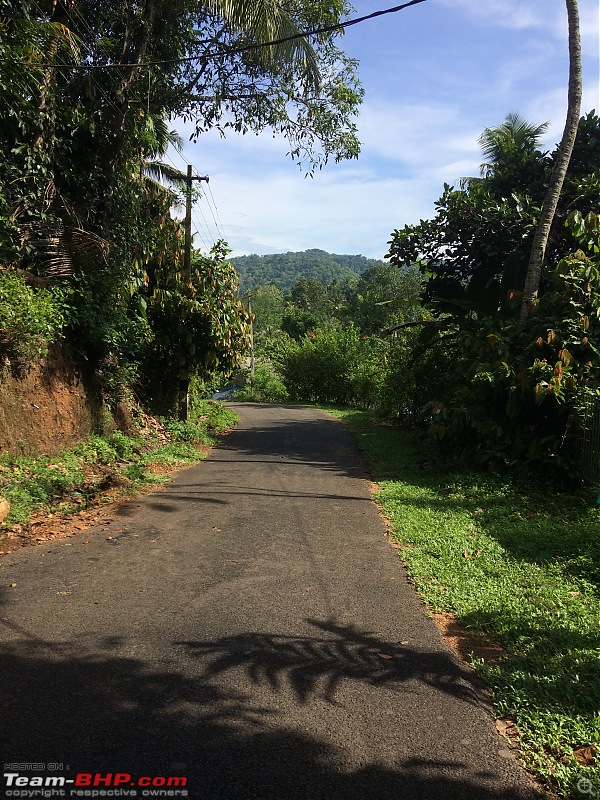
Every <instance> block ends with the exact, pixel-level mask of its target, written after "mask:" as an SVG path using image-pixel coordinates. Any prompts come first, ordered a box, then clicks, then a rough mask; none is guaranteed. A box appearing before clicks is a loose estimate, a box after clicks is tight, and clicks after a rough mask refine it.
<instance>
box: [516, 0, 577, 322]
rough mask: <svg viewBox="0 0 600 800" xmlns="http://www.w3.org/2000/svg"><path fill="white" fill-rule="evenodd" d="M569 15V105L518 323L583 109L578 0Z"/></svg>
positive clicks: (535, 280) (530, 297) (532, 293)
mask: <svg viewBox="0 0 600 800" xmlns="http://www.w3.org/2000/svg"><path fill="white" fill-rule="evenodd" d="M566 5H567V17H568V23H569V92H568V106H567V120H566V123H565V129H564V131H563V135H562V138H561V141H560V144H559V146H558V150H557V152H556V156H555V160H554V166H553V169H552V174H551V175H550V180H549V182H548V188H547V190H546V196H545V198H544V204H543V206H542V211H541V213H540V216H539V219H538V223H537V228H536V231H535V235H534V238H533V244H532V247H531V254H530V257H529V264H528V266H527V273H526V275H525V287H524V289H523V299H522V303H521V311H520V316H519V324H520V326H521V327H522V326H523V325H524V324H525V321H526V319H527V316H528V314H529V309H530V306H531V304H532V302H533V301H534V300H535V298H536V297H537V294H538V290H539V286H540V280H541V277H542V270H543V266H544V260H545V256H546V248H547V246H548V240H549V238H550V230H551V228H552V222H553V221H554V217H555V214H556V208H557V206H558V201H559V199H560V194H561V191H562V187H563V183H564V180H565V176H566V174H567V169H568V167H569V162H570V160H571V154H572V152H573V147H574V145H575V138H576V136H577V128H578V126H579V114H580V111H581V95H582V82H583V80H582V67H581V38H580V34H579V10H578V6H577V0H566Z"/></svg>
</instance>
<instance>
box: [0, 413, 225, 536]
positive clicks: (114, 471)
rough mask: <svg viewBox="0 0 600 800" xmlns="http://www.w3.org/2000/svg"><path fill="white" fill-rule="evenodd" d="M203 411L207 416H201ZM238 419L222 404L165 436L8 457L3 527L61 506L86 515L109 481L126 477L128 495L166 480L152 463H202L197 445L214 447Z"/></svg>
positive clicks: (170, 423)
mask: <svg viewBox="0 0 600 800" xmlns="http://www.w3.org/2000/svg"><path fill="white" fill-rule="evenodd" d="M200 410H201V411H203V412H204V413H200ZM236 419H237V418H236V416H235V414H234V413H233V412H232V411H231V410H229V409H226V408H224V407H223V406H221V405H220V404H217V403H208V402H207V403H205V404H202V405H200V406H199V410H198V411H197V413H196V415H195V418H194V420H193V421H192V422H190V423H183V422H179V421H177V420H166V421H165V424H164V427H163V430H164V431H166V434H167V440H166V441H165V436H164V434H163V435H162V436H158V435H157V432H156V431H155V430H154V431H151V432H150V433H149V434H147V435H146V437H142V436H141V435H140V436H128V435H126V434H124V433H121V432H120V431H115V432H114V433H112V434H111V435H110V436H107V437H103V436H98V435H93V436H90V437H89V438H88V439H87V440H86V441H85V442H82V443H81V444H79V445H77V446H76V447H74V448H72V449H70V450H65V451H64V452H63V453H61V454H59V455H56V456H52V457H49V456H44V455H40V456H37V457H35V458H31V457H26V456H9V455H4V456H2V457H1V458H0V492H1V494H2V495H3V496H4V497H6V498H7V499H8V501H9V502H10V505H11V510H10V514H9V515H8V517H7V518H6V519H5V521H4V523H3V524H2V525H1V526H0V530H1V528H2V527H4V528H10V527H11V526H12V525H26V524H27V523H28V521H29V520H30V519H31V517H32V515H33V514H34V513H39V512H44V511H46V512H48V511H51V510H53V509H55V508H57V507H60V509H61V511H62V512H67V513H68V512H69V511H73V510H80V509H81V508H84V507H85V506H86V504H87V503H89V502H90V501H92V500H93V499H95V498H96V497H98V495H99V494H101V492H102V490H103V489H104V488H106V484H107V482H108V483H109V484H110V483H111V482H113V483H114V482H117V481H115V478H116V476H117V475H118V473H119V472H120V474H122V475H123V477H124V478H126V479H127V481H128V484H127V491H132V490H135V489H137V488H140V487H141V486H143V485H144V484H151V483H156V482H159V481H160V480H161V479H162V478H161V476H157V475H156V474H154V473H153V472H151V471H149V470H148V468H147V467H148V465H149V464H151V463H162V464H170V465H177V464H191V463H195V462H196V461H198V460H199V459H200V458H202V454H201V452H200V451H199V450H198V448H197V447H195V444H196V443H202V444H203V445H212V444H214V443H215V441H216V439H215V433H220V432H222V431H224V430H225V429H226V428H228V427H231V426H232V425H233V424H235V421H236Z"/></svg>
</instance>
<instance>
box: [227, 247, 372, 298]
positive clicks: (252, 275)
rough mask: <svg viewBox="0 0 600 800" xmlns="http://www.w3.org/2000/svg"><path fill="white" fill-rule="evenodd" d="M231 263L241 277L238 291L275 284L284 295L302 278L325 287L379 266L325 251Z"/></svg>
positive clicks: (250, 257)
mask: <svg viewBox="0 0 600 800" xmlns="http://www.w3.org/2000/svg"><path fill="white" fill-rule="evenodd" d="M231 263H232V264H233V266H234V267H235V269H236V270H237V273H238V275H239V276H240V290H241V291H248V289H253V288H254V287H255V286H264V285H265V284H268V283H274V284H275V285H276V286H280V287H281V288H282V289H283V290H284V291H287V290H288V289H289V288H290V287H291V286H293V285H294V284H295V283H297V282H298V281H299V280H302V278H306V279H307V280H314V281H319V283H322V284H324V285H326V284H328V283H331V282H332V281H338V282H342V281H345V280H348V278H356V277H357V276H358V275H360V274H361V273H362V272H364V271H365V269H367V268H368V267H372V266H374V265H375V264H379V263H381V262H380V261H378V260H377V259H375V258H365V256H340V255H335V254H334V253H326V252H325V251H324V250H304V251H303V252H301V253H270V254H269V255H266V256H256V255H252V256H238V257H237V258H232V259H231Z"/></svg>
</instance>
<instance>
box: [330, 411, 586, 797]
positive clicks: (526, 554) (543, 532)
mask: <svg viewBox="0 0 600 800" xmlns="http://www.w3.org/2000/svg"><path fill="white" fill-rule="evenodd" d="M329 410H330V409H329ZM332 413H335V415H336V416H338V417H341V418H343V419H344V420H345V421H346V423H347V424H348V425H349V427H350V428H351V430H353V432H354V433H355V434H356V435H357V436H358V438H359V440H360V442H361V445H362V448H363V450H364V452H365V455H366V456H367V458H368V459H369V461H370V462H371V464H372V467H373V477H374V479H375V480H376V481H377V483H378V485H379V487H380V489H379V491H378V493H377V495H376V499H377V502H378V503H379V504H380V506H381V508H382V510H383V512H384V513H385V515H386V516H387V517H388V519H389V520H390V522H391V525H392V531H393V535H394V537H395V538H396V539H397V541H398V542H399V543H400V544H401V545H402V547H401V550H400V553H401V557H402V560H403V562H404V563H405V565H406V568H407V570H408V573H409V576H410V578H411V580H412V581H413V582H414V584H415V586H416V587H417V589H418V591H419V592H420V594H421V595H422V597H423V599H424V600H425V602H426V603H427V604H428V605H429V607H430V608H431V609H433V610H438V611H445V612H450V613H452V614H454V615H455V616H456V618H457V619H458V620H459V621H460V622H461V623H462V624H463V625H465V626H466V627H468V628H473V629H477V630H483V631H485V632H486V633H487V634H488V636H489V637H491V638H492V639H493V640H494V641H496V642H497V643H499V644H500V645H501V646H502V647H503V648H504V649H505V655H504V656H503V657H502V658H501V659H500V661H499V663H497V664H485V663H483V662H482V661H474V666H475V667H476V669H477V670H478V672H479V673H480V675H481V676H482V677H483V678H484V680H485V681H486V683H487V685H488V687H489V689H490V691H491V694H492V696H493V700H494V704H495V709H496V713H497V715H498V717H501V718H510V719H512V720H513V721H514V722H515V724H516V727H517V729H518V732H519V737H520V746H521V749H522V761H523V763H524V764H525V766H526V767H527V768H528V769H529V770H530V771H531V772H532V773H533V774H534V775H535V776H536V777H537V778H539V779H541V780H542V781H543V782H544V783H545V784H546V785H547V786H548V787H551V789H552V790H553V791H554V792H555V794H556V796H558V797H561V798H582V797H583V796H584V794H582V792H581V791H580V790H578V789H577V783H578V781H580V780H581V779H587V780H589V781H591V782H592V784H591V785H592V786H593V787H594V788H593V791H595V793H596V796H598V797H600V771H599V769H598V764H599V763H600V510H599V509H598V507H597V506H596V504H595V496H584V495H583V494H581V495H576V494H567V493H564V492H563V491H560V490H559V489H556V488H555V487H554V486H553V485H552V483H548V484H544V482H543V480H542V479H538V480H537V481H534V480H533V479H529V480H526V479H522V478H521V479H517V478H515V479H511V478H510V477H507V476H497V475H493V474H488V473H482V472H480V471H472V470H469V469H466V468H463V467H462V466H461V465H459V464H456V463H450V464H449V463H442V462H440V461H439V460H437V457H436V453H435V451H434V450H433V449H432V447H431V445H430V444H429V443H428V442H427V440H426V439H425V438H424V436H423V435H422V434H421V432H418V431H407V430H401V429H398V428H394V427H388V426H385V427H383V426H381V425H380V424H377V423H376V422H375V421H374V420H373V418H372V417H371V416H369V415H368V414H364V413H361V412H353V411H339V410H338V411H336V412H332ZM586 747H595V748H597V751H598V752H597V755H596V765H595V766H594V765H591V764H589V765H587V766H582V765H581V764H580V763H579V762H578V760H577V758H576V757H575V755H574V753H575V751H577V750H581V749H582V748H586ZM590 752H592V751H588V754H589V753H590ZM588 787H589V785H588Z"/></svg>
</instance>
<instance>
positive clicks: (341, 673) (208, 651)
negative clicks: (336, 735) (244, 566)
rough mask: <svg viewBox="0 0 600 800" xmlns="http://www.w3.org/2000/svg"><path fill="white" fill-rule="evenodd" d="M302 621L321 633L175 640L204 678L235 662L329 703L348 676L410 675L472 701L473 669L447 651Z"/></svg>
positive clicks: (393, 681) (299, 694) (400, 680)
mask: <svg viewBox="0 0 600 800" xmlns="http://www.w3.org/2000/svg"><path fill="white" fill-rule="evenodd" d="M306 622H307V623H308V624H309V625H311V626H313V627H316V628H318V629H320V630H321V631H323V635H322V636H318V635H317V636H283V635H277V634H273V633H258V632H252V633H240V634H237V635H235V636H227V637H223V638H221V639H219V640H217V641H213V642H177V644H179V645H183V646H184V647H186V648H187V649H188V650H189V652H190V653H191V654H192V655H194V656H196V657H198V658H200V659H202V661H203V663H205V664H206V666H205V668H204V673H203V675H204V677H205V678H206V679H207V680H211V679H212V678H214V677H215V676H218V675H222V674H224V673H226V672H228V671H229V670H233V669H238V668H241V669H242V670H243V671H244V672H245V674H246V676H247V677H248V678H249V680H250V681H251V682H252V683H254V684H266V685H267V686H269V687H270V688H271V689H272V690H273V691H277V690H279V689H281V688H283V687H284V686H289V687H290V688H291V689H292V690H293V692H294V694H295V696H296V699H297V700H298V702H300V703H307V702H309V701H310V700H311V699H312V698H313V697H317V696H318V697H320V698H321V699H323V700H326V701H327V702H329V703H335V702H336V700H335V696H336V691H337V689H338V688H339V687H340V685H341V684H342V683H343V682H345V681H350V680H352V681H360V682H362V683H366V684H368V685H370V686H386V687H388V688H392V689H399V688H400V686H402V685H403V684H406V683H408V682H410V681H414V682H417V683H425V684H427V685H429V686H433V687H435V688H436V689H438V690H439V691H441V692H444V693H447V694H450V695H452V696H453V697H456V698H459V699H460V700H463V701H465V702H469V703H477V697H476V693H475V690H474V687H473V685H472V683H471V681H472V680H473V673H472V672H470V671H469V672H467V670H465V669H464V668H462V667H461V666H460V665H459V664H457V663H456V662H455V661H454V660H453V658H452V657H451V655H450V652H449V651H444V650H436V651H431V650H422V649H419V648H415V647H414V646H409V645H408V642H405V643H402V642H387V641H383V640H382V639H380V638H378V637H377V636H375V635H373V634H372V633H370V632H368V631H362V630H360V629H358V628H357V627H355V626H354V625H341V624H339V623H337V622H336V621H335V620H331V619H330V620H326V621H319V620H313V619H308V620H306ZM405 690H406V689H405Z"/></svg>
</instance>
